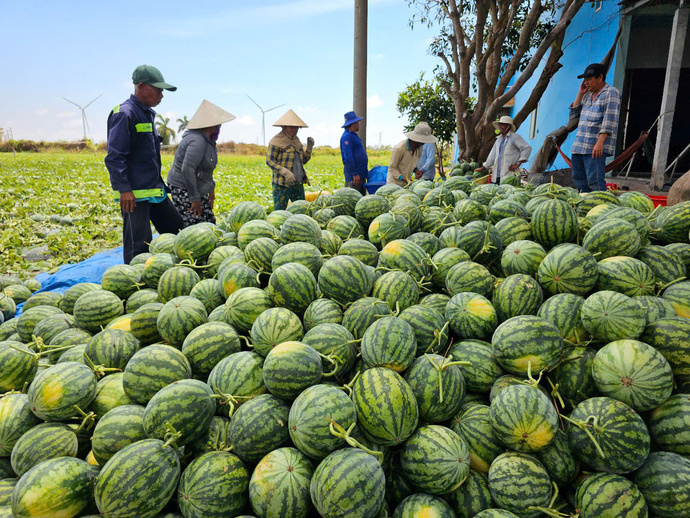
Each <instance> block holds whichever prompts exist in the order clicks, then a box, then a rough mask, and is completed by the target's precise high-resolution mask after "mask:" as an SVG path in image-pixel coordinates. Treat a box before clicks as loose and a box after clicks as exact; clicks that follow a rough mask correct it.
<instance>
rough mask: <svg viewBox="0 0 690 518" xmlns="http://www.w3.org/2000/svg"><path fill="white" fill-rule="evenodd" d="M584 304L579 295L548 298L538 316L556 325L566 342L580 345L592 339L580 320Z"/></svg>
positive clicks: (570, 294)
mask: <svg viewBox="0 0 690 518" xmlns="http://www.w3.org/2000/svg"><path fill="white" fill-rule="evenodd" d="M584 303H585V299H583V298H582V297H580V296H579V295H574V294H572V293H559V294H558V295H554V296H553V297H550V298H548V299H547V300H546V301H545V302H544V303H543V304H542V305H541V306H540V307H539V311H537V316H538V317H540V318H543V319H545V320H548V321H549V322H551V323H552V324H553V325H555V326H556V327H557V328H558V331H559V332H560V334H561V338H563V340H564V341H565V342H568V343H570V344H576V345H580V344H583V343H585V342H587V341H588V340H589V338H590V336H589V333H588V332H587V330H586V329H585V328H584V326H583V325H582V320H581V319H580V310H581V308H582V305H583V304H584Z"/></svg>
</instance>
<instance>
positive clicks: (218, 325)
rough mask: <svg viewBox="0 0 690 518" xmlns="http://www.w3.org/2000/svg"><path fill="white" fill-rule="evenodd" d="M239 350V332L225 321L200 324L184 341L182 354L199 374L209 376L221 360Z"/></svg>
mask: <svg viewBox="0 0 690 518" xmlns="http://www.w3.org/2000/svg"><path fill="white" fill-rule="evenodd" d="M239 351H240V339H239V336H238V335H237V332H236V331H235V329H234V328H233V327H232V326H230V325H228V324H225V323H223V322H207V323H205V324H202V325H200V326H199V327H197V328H196V329H194V330H193V331H192V332H191V333H189V334H188V335H187V337H186V338H185V340H184V342H183V343H182V354H184V355H185V356H186V358H187V360H188V361H189V364H190V365H191V367H192V372H193V373H194V374H195V375H197V376H207V375H208V374H209V373H210V372H211V370H212V369H213V367H215V366H216V364H217V363H218V362H219V361H220V360H222V359H223V358H225V357H227V356H230V355H231V354H233V353H236V352H239Z"/></svg>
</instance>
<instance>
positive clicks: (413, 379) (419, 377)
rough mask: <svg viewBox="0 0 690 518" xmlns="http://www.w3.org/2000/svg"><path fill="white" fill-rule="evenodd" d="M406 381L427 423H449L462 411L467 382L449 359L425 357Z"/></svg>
mask: <svg viewBox="0 0 690 518" xmlns="http://www.w3.org/2000/svg"><path fill="white" fill-rule="evenodd" d="M379 322H381V321H380V320H379ZM404 377H405V381H406V382H407V383H408V385H409V386H410V388H412V391H413V392H414V395H415V397H416V398H417V407H418V408H419V417H420V418H421V419H422V420H424V421H425V422H428V423H440V422H443V421H447V420H448V419H450V418H451V417H453V416H454V415H455V414H456V413H457V412H458V410H460V406H461V405H462V399H463V397H464V395H465V380H464V378H463V374H462V371H461V370H460V367H459V366H458V365H454V364H453V363H452V362H451V361H450V360H449V359H446V358H444V357H443V356H440V355H438V354H425V355H424V356H420V357H419V358H417V359H416V360H415V361H414V362H413V363H412V365H411V366H410V368H409V369H407V371H406V372H405V376H404Z"/></svg>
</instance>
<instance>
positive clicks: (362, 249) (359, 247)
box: [317, 239, 379, 273]
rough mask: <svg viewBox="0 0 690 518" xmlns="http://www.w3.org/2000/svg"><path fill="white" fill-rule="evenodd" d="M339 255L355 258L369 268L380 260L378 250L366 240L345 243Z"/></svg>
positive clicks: (352, 240) (351, 240)
mask: <svg viewBox="0 0 690 518" xmlns="http://www.w3.org/2000/svg"><path fill="white" fill-rule="evenodd" d="M338 255H349V256H352V257H355V258H357V259H359V260H360V261H362V262H363V263H364V264H366V265H367V266H376V265H377V264H378V260H379V251H378V249H377V248H376V247H375V246H374V245H372V244H371V243H370V242H369V241H365V240H364V239H349V240H348V241H345V242H344V243H343V244H342V246H341V247H340V250H338ZM317 273H318V272H317Z"/></svg>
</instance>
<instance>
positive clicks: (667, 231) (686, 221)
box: [657, 201, 690, 244]
mask: <svg viewBox="0 0 690 518" xmlns="http://www.w3.org/2000/svg"><path fill="white" fill-rule="evenodd" d="M657 225H658V227H659V237H660V238H661V240H662V241H663V242H664V243H666V244H669V243H687V242H688V234H689V231H690V203H689V202H687V201H684V202H681V203H678V204H677V205H674V206H672V207H668V208H667V209H666V210H665V211H664V212H663V213H662V214H661V215H660V216H659V219H658V221H657Z"/></svg>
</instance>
